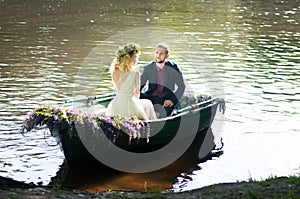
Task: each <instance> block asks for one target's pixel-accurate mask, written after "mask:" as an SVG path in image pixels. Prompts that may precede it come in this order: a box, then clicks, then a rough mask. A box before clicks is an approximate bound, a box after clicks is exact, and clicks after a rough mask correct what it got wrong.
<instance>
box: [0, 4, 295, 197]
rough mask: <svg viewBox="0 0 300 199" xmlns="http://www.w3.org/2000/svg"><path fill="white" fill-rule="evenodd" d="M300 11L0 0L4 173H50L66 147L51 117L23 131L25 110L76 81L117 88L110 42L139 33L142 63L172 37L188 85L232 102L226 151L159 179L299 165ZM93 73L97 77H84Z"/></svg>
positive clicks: (188, 185) (40, 179) (65, 93)
mask: <svg viewBox="0 0 300 199" xmlns="http://www.w3.org/2000/svg"><path fill="white" fill-rule="evenodd" d="M299 12H300V2H299V1H298V0H296V1H295V0H282V1H271V0H270V1H263V2H262V1H258V0H257V1H247V2H245V1H229V2H226V4H224V3H223V2H221V1H217V0H211V1H192V0H188V1H185V3H184V4H183V3H182V2H175V3H174V2H172V1H148V2H147V3H145V2H143V1H134V2H131V1H128V2H126V1H125V2H124V1H122V2H119V1H111V2H105V1H103V2H100V1H89V2H88V3H84V4H83V3H82V2H80V1H71V2H70V1H47V2H45V1H31V0H27V1H18V0H15V1H8V0H2V1H0V13H1V14H0V38H1V39H0V82H1V83H0V140H1V142H0V175H1V176H5V177H11V178H13V179H16V180H21V181H25V182H34V183H42V184H47V183H49V181H50V179H51V177H54V176H55V175H56V172H57V171H58V170H59V168H60V166H61V164H62V163H63V154H62V153H61V152H60V151H59V148H58V147H57V146H55V142H54V140H53V139H52V138H51V137H50V136H49V134H48V132H47V131H45V130H44V129H40V130H36V131H32V132H30V133H27V134H25V137H23V136H22V135H21V134H20V132H19V130H20V126H21V124H22V120H23V118H24V116H25V114H26V113H27V112H28V111H30V110H31V109H33V108H34V107H35V106H36V105H38V104H48V103H50V104H57V103H61V102H63V101H65V100H67V99H69V98H71V97H72V96H73V94H74V91H78V90H77V89H78V88H80V89H81V90H86V91H87V93H105V92H110V91H112V86H111V84H110V78H109V76H108V75H107V74H108V73H107V72H108V66H109V64H110V62H111V58H112V56H113V52H114V50H113V49H115V47H116V46H117V45H121V44H122V42H123V43H125V42H127V39H134V38H135V39H136V40H138V41H139V42H140V43H141V45H142V46H144V49H143V55H142V56H141V61H142V62H141V63H142V64H143V63H146V62H148V61H150V60H151V59H152V57H151V56H152V47H153V45H154V43H155V42H156V41H158V40H161V39H164V40H167V41H168V42H171V45H172V49H173V51H172V53H173V54H171V58H173V60H175V61H176V62H177V63H178V64H179V65H180V66H181V68H182V70H183V73H184V76H185V79H186V81H187V82H188V84H189V86H190V89H191V90H195V89H196V90H201V92H204V93H205V92H208V93H212V94H213V95H216V96H223V97H224V98H225V100H226V102H227V104H226V105H227V110H226V115H225V121H224V122H223V125H222V128H221V129H219V131H218V133H220V134H221V135H222V137H223V142H224V148H223V152H224V153H223V154H222V155H221V156H218V157H214V158H213V159H212V160H208V161H206V162H203V163H200V164H198V168H191V169H190V170H189V171H188V170H187V171H184V172H181V173H178V171H176V172H174V175H173V174H172V177H170V176H167V175H166V174H165V173H164V172H163V173H157V174H156V175H155V176H156V177H157V179H160V180H161V183H158V184H157V185H156V186H155V187H161V188H167V187H171V188H173V189H174V191H182V190H190V189H194V188H199V187H203V186H206V185H210V184H214V183H220V182H236V181H242V180H248V179H257V180H261V179H264V178H268V177H270V176H282V175H283V176H286V175H298V174H299V172H300V158H299V155H298V154H297V152H298V151H299V149H300V146H299V144H298V140H299V139H300V132H299V122H300V111H299V105H300V104H299V101H300V97H299V96H300V95H299V94H300V81H299V76H300V75H299V74H300V26H299V18H300V16H299V15H300V14H299ZM153 29H154V30H158V33H159V34H158V33H152V34H153V35H151V34H150V33H149V35H151V36H153V37H152V38H151V40H150V39H149V35H148V36H147V32H146V31H145V30H153ZM136 30H139V31H140V32H139V31H136ZM163 30H169V31H165V32H166V34H161V31H163ZM126 31H127V32H126ZM187 41H188V42H189V43H188V44H187ZM152 44H153V45H152ZM97 46H98V48H97ZM99 46H100V47H99ZM172 56H173V57H172ZM95 57H96V58H97V59H95ZM199 57H200V58H199ZM204 58H205V59H204ZM95 60H96V61H97V62H95ZM99 60H100V61H99ZM203 60H205V61H203ZM86 66H88V69H87V70H84V67H86ZM195 70H196V71H197V73H195ZM95 71H96V72H97V73H94V72H95ZM99 71H100V72H101V73H100V72H99ZM86 74H89V75H90V76H92V77H93V78H94V79H95V81H94V82H98V81H99V82H101V83H99V84H97V86H96V88H93V87H91V86H90V85H87V87H83V86H82V85H81V83H83V82H85V80H86V79H88V78H89V77H86V76H85V75H86ZM93 86H94V87H95V85H93ZM82 88H87V89H82ZM80 89H79V91H80ZM85 94H86V93H85ZM163 174H165V175H164V176H163ZM159 176H161V178H159ZM145 178H147V179H148V180H149V181H150V182H152V181H151V179H149V176H148V177H145ZM162 178H163V179H164V180H162ZM137 179H140V181H136V180H137ZM122 180H123V181H122ZM125 182H126V183H125ZM128 182H130V183H128ZM134 182H138V183H134ZM145 182H146V181H145V180H144V181H143V177H142V176H141V175H140V176H134V175H131V176H127V177H124V176H123V177H119V179H118V180H116V181H115V184H117V185H118V186H119V187H118V188H131V189H144V187H145V186H146V185H145ZM165 182H166V184H163V183H165ZM109 184H114V183H113V182H112V181H111V182H107V184H106V187H109V186H108V185H109ZM128 184H129V187H125V185H126V186H127V185H128ZM141 184H142V185H141ZM148 184H149V183H148ZM150 184H151V183H150ZM122 185H123V187H122ZM106 187H105V185H104V189H105V188H106Z"/></svg>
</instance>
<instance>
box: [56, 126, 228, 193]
mask: <svg viewBox="0 0 300 199" xmlns="http://www.w3.org/2000/svg"><path fill="white" fill-rule="evenodd" d="M206 131H207V133H206V136H205V138H203V137H202V138H201V137H196V139H195V140H194V142H200V143H202V142H203V141H204V143H207V142H208V141H209V140H211V138H212V137H213V133H212V130H211V129H208V130H206ZM199 135H203V134H201V133H200V134H199ZM203 139H205V140H203ZM222 148H223V143H222V146H220V147H219V148H216V146H215V145H214V146H212V148H210V152H208V153H206V154H208V155H206V156H205V157H201V154H200V153H199V151H200V152H201V150H200V149H201V145H197V144H196V143H193V144H192V145H191V147H190V148H189V149H188V150H187V151H186V152H185V153H184V154H183V155H182V156H181V157H180V158H179V159H178V160H176V161H175V162H173V163H172V164H170V165H168V166H167V167H165V168H162V169H160V170H157V171H153V172H148V173H126V172H121V171H117V170H114V169H112V168H108V167H105V166H103V165H102V166H99V165H98V166H92V165H86V166H85V167H83V168H80V169H79V168H76V169H73V168H69V167H68V165H67V163H66V162H64V163H63V164H62V165H61V169H60V170H59V171H58V172H57V175H56V176H55V177H53V178H52V181H51V183H50V185H52V186H62V187H67V188H75V189H79V190H84V191H88V192H93V193H98V192H103V191H108V190H116V191H118V190H119V191H121V190H135V191H155V190H170V189H172V188H173V185H174V184H176V181H177V178H178V177H184V178H188V174H191V173H192V172H193V171H195V170H199V169H201V167H200V164H201V163H202V162H205V161H207V160H210V159H212V158H213V157H219V156H221V155H222V154H223V150H222ZM120 164H121V162H120ZM133 164H134V163H133ZM187 180H189V179H187Z"/></svg>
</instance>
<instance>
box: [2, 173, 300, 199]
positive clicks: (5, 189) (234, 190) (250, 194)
mask: <svg viewBox="0 0 300 199" xmlns="http://www.w3.org/2000/svg"><path fill="white" fill-rule="evenodd" d="M0 187H1V190H0V198H1V199H6V198H7V199H23V198H24V199H25V198H26V199H27V198H28V199H29V198H39V199H42V198H45V199H48V198H50V199H51V198H62V199H69V198H70V199H71V198H72V199H79V198H80V199H82V198H87V199H91V198H94V199H98V198H122V199H125V198H144V199H146V198H166V199H177V198H178V199H179V198H182V199H183V198H184V199H185V198H188V199H190V198H203V199H212V198H216V199H219V198H226V199H231V198H232V199H233V198H245V199H246V198H247V199H248V198H249V199H265V198H272V199H276V198H281V199H288V198H290V199H300V177H297V176H292V177H272V178H269V179H267V180H264V181H253V180H249V181H248V182H236V183H222V184H216V185H211V186H207V187H203V188H200V189H196V190H191V191H185V192H180V193H165V192H160V191H150V192H130V191H109V192H103V193H98V194H91V193H87V192H82V191H78V190H70V189H54V188H52V187H37V186H33V185H26V184H23V183H20V182H17V181H14V180H11V179H6V178H0Z"/></svg>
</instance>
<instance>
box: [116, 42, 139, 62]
mask: <svg viewBox="0 0 300 199" xmlns="http://www.w3.org/2000/svg"><path fill="white" fill-rule="evenodd" d="M132 51H136V52H137V53H138V54H139V53H141V47H140V45H138V44H135V43H128V44H126V45H125V46H123V47H119V48H118V50H117V52H116V55H117V61H118V62H121V61H122V57H123V56H124V55H128V54H129V53H130V52H132Z"/></svg>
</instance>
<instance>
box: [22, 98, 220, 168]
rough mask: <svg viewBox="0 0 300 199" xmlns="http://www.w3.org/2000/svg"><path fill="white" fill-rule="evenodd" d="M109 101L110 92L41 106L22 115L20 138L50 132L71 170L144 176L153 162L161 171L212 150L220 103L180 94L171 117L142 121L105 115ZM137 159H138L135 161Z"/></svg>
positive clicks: (217, 99) (203, 155) (216, 99)
mask: <svg viewBox="0 0 300 199" xmlns="http://www.w3.org/2000/svg"><path fill="white" fill-rule="evenodd" d="M114 96H115V94H114V93H109V94H104V95H99V96H96V97H94V96H88V97H84V98H80V99H72V100H68V101H66V102H65V103H63V104H60V105H57V106H54V105H40V106H38V107H36V108H35V109H34V110H32V111H31V112H30V113H28V114H27V115H26V117H25V119H24V125H23V128H22V133H25V132H26V131H31V130H32V129H34V128H36V127H37V126H39V125H41V126H45V127H47V128H49V130H50V132H51V135H52V136H53V137H54V138H55V139H56V141H57V143H58V144H59V146H60V148H61V150H62V152H63V153H64V156H65V160H66V162H67V164H68V167H70V168H84V167H90V166H91V165H94V166H95V165H97V166H104V167H111V168H113V169H116V170H122V171H126V172H144V171H145V169H146V166H145V165H149V164H151V161H152V162H153V159H155V161H157V162H161V164H160V166H161V167H165V166H167V165H169V164H170V163H171V162H173V161H176V160H177V159H179V158H180V157H181V156H184V155H185V154H190V151H191V150H194V151H195V148H196V153H197V154H198V158H205V157H206V155H208V153H209V152H210V151H211V150H212V149H213V148H214V146H215V139H214V135H213V133H212V131H211V124H212V122H213V120H214V118H215V115H216V112H217V110H218V109H219V110H220V111H221V112H223V113H224V111H225V101H224V99H222V98H211V97H210V96H205V95H201V96H193V95H184V96H183V97H182V99H181V100H180V104H179V105H180V106H178V107H177V108H176V109H174V111H173V113H172V114H171V115H170V116H168V117H166V118H160V119H156V120H150V121H142V120H138V119H136V118H121V117H118V116H114V117H107V116H105V115H104V114H103V110H105V108H106V107H107V105H108V104H109V102H110V101H111V100H112V99H113V97H114ZM101 111H102V112H101ZM208 142H209V143H208ZM203 148H205V149H203ZM201 150H202V151H201ZM200 154H201V155H200ZM139 155H140V156H142V159H139V158H138V157H136V156H139ZM126 161H129V162H134V165H135V167H134V168H132V167H130V168H124V165H122V164H121V163H120V162H126ZM111 163H112V164H111ZM147 169H148V170H147ZM147 169H146V170H147V171H152V170H154V167H151V168H150V166H147Z"/></svg>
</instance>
